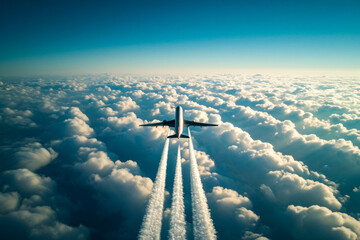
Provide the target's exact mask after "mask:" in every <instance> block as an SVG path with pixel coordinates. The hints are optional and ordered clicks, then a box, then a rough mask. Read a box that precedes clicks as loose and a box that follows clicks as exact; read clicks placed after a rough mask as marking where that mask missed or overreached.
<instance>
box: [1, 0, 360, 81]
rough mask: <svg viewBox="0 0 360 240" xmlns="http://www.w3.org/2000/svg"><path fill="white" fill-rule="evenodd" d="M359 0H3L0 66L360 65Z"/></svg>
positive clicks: (61, 69)
mask: <svg viewBox="0 0 360 240" xmlns="http://www.w3.org/2000/svg"><path fill="white" fill-rule="evenodd" d="M359 12H360V4H359V2H358V1H348V0H347V1H338V0H329V1H322V0H321V1H264V0H259V1H250V0H249V1H247V0H246V1H243V0H242V1H195V2H194V1H138V0H136V1H110V0H106V1H101V2H100V1H93V0H91V1H54V0H50V1H48V0H46V1H42V0H36V1H21V0H16V1H2V2H1V8H0V27H1V29H2V30H1V39H0V75H3V76H8V75H36V74H37V75H39V74H71V73H103V72H120V73H162V72H167V73H169V72H197V71H198V72H204V71H205V72H206V71H208V70H216V71H221V72H230V71H236V70H238V71H239V70H240V71H241V70H246V69H254V70H262V69H267V70H271V69H277V70H286V69H288V70H289V69H299V70H302V69H308V70H309V69H310V70H322V71H326V70H334V69H339V70H343V71H345V72H346V71H350V72H357V71H358V69H359V68H360V65H359V64H360V57H359V56H360V44H359V43H360V14H359Z"/></svg>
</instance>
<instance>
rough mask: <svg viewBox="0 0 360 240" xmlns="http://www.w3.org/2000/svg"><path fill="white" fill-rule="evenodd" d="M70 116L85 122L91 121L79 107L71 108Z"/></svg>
mask: <svg viewBox="0 0 360 240" xmlns="http://www.w3.org/2000/svg"><path fill="white" fill-rule="evenodd" d="M70 114H71V116H72V117H73V118H75V117H77V118H80V119H81V120H83V121H85V122H88V121H89V118H88V117H87V116H86V115H85V114H84V113H83V112H81V110H80V109H79V108H78V107H71V108H70Z"/></svg>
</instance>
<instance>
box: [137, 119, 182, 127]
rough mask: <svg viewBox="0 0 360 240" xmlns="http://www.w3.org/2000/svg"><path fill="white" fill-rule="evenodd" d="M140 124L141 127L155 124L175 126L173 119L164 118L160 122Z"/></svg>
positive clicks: (154, 125)
mask: <svg viewBox="0 0 360 240" xmlns="http://www.w3.org/2000/svg"><path fill="white" fill-rule="evenodd" d="M140 126H143V127H157V126H169V127H175V120H170V121H166V120H164V121H162V122H157V123H149V124H142V125H140Z"/></svg>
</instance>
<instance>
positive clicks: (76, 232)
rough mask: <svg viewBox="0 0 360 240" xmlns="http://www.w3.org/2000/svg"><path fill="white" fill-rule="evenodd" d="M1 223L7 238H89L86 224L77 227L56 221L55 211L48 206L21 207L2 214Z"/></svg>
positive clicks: (0, 231) (2, 232)
mask: <svg viewBox="0 0 360 240" xmlns="http://www.w3.org/2000/svg"><path fill="white" fill-rule="evenodd" d="M0 223H1V226H2V227H1V228H0V233H1V235H2V236H3V237H4V238H5V239H20V238H28V239H69V238H70V239H87V238H88V235H89V231H88V229H86V228H85V227H84V226H79V227H78V228H76V227H71V226H68V225H65V224H63V223H61V222H58V221H56V215H55V212H54V211H53V210H52V209H51V208H50V207H48V206H41V207H35V208H30V209H19V210H17V211H14V212H11V213H9V214H7V215H3V216H0ZM14 224H16V226H17V227H15V226H14Z"/></svg>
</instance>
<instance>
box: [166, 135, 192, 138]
mask: <svg viewBox="0 0 360 240" xmlns="http://www.w3.org/2000/svg"><path fill="white" fill-rule="evenodd" d="M167 138H178V136H177V135H176V134H174V135H171V136H168V137H167ZM180 138H189V136H187V135H185V134H181V135H180Z"/></svg>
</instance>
